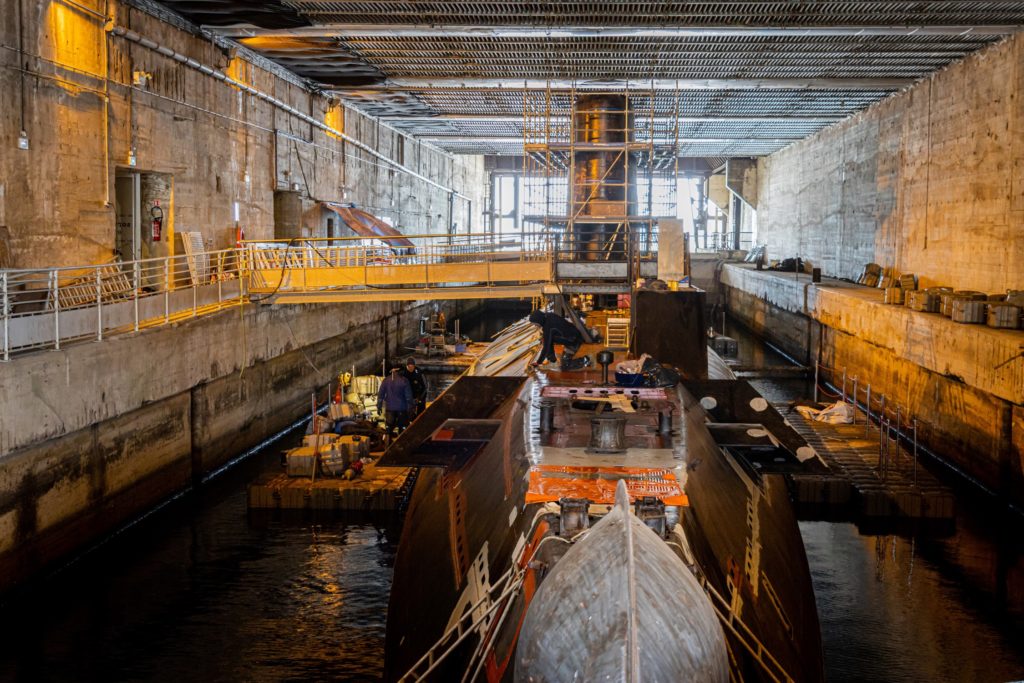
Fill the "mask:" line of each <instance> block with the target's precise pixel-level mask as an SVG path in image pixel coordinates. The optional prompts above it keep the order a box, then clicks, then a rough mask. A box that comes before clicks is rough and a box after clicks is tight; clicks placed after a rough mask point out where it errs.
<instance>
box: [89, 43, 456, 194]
mask: <svg viewBox="0 0 1024 683" xmlns="http://www.w3.org/2000/svg"><path fill="white" fill-rule="evenodd" d="M108 30H109V31H110V33H112V34H114V35H115V36H118V37H120V38H124V39H125V40H128V41H131V42H133V43H136V44H138V45H141V46H142V47H145V48H147V49H150V50H152V51H154V52H156V53H158V54H161V55H163V56H164V57H167V58H168V59H172V60H174V61H176V62H178V63H180V64H184V65H185V66H187V67H189V68H191V69H195V70H196V71H198V72H200V73H202V74H205V75H207V76H209V77H211V78H214V79H216V80H218V81H221V82H223V83H227V84H228V85H230V86H233V87H235V88H238V89H239V90H242V91H243V92H246V93H248V94H250V95H252V96H253V97H256V98H258V99H261V100H263V101H264V102H267V103H268V104H271V105H272V106H274V107H277V108H278V109H280V110H281V111H284V112H286V113H288V114H291V115H292V116H295V117H296V118H298V119H300V120H302V121H305V122H306V123H308V124H310V125H312V126H314V127H316V128H319V129H320V130H323V131H326V132H327V133H330V134H331V135H334V136H336V137H338V138H340V139H342V140H344V141H345V142H347V143H349V144H351V145H353V146H354V147H356V148H358V149H360V150H362V151H364V152H366V153H367V154H369V155H370V156H373V157H375V158H377V159H379V160H380V161H382V162H384V163H386V164H388V165H389V166H391V167H392V168H395V169H397V170H399V171H402V172H403V173H406V174H408V175H410V176H412V177H413V178H416V179H418V180H422V181H423V182H425V183H427V184H428V185H433V186H434V187H436V188H438V189H440V190H443V191H444V192H447V193H450V194H452V195H455V196H457V197H460V198H462V199H464V200H467V201H468V200H469V197H467V196H465V195H463V194H461V193H459V192H456V191H455V190H454V189H453V188H450V187H445V186H444V185H441V184H440V183H438V182H436V181H434V180H431V179H430V178H428V177H426V176H424V175H421V174H419V173H417V172H416V171H414V170H412V169H411V168H409V167H407V166H404V165H403V164H400V163H398V162H397V161H395V160H394V159H392V158H390V157H388V156H386V155H384V154H381V153H380V152H378V151H377V150H375V149H373V148H372V147H370V146H369V145H366V144H364V143H362V142H360V141H359V140H356V139H355V138H353V137H351V136H349V135H346V134H345V133H343V132H342V131H340V130H337V129H335V128H332V127H331V126H328V125H327V124H325V123H323V122H321V121H318V120H317V119H315V118H313V117H312V116H310V115H309V114H307V113H305V112H304V111H301V110H299V109H296V108H295V107H293V106H291V105H290V104H288V103H287V102H284V101H282V100H279V99H277V98H276V97H274V96H273V95H270V94H268V93H265V92H263V91H261V90H257V89H256V88H254V87H252V86H251V85H247V84H246V83H243V82H241V81H238V80H235V79H234V78H232V77H230V76H228V75H227V74H225V73H224V72H223V71H220V70H219V69H215V68H213V67H211V66H207V65H206V64H203V63H202V62H199V61H197V60H195V59H192V58H191V57H189V56H187V55H183V54H181V53H180V52H176V51H174V50H172V49H171V48H169V47H166V46H164V45H160V44H159V43H157V42H155V41H153V40H150V39H149V38H146V37H144V36H142V35H140V34H138V33H136V32H135V31H132V30H131V29H127V28H124V27H123V26H112V27H110V28H109V29H108Z"/></svg>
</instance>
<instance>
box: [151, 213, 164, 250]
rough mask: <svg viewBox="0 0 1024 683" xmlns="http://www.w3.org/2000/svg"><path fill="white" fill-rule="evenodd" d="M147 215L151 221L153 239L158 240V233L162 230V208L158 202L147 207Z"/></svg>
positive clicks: (161, 232) (160, 233)
mask: <svg viewBox="0 0 1024 683" xmlns="http://www.w3.org/2000/svg"><path fill="white" fill-rule="evenodd" d="M149 216H150V218H151V219H152V223H153V241H154V242H159V241H160V235H162V234H163V231H164V210H163V209H161V208H160V205H159V204H154V205H153V206H152V207H151V208H150V209H149Z"/></svg>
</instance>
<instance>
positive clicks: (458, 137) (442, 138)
mask: <svg viewBox="0 0 1024 683" xmlns="http://www.w3.org/2000/svg"><path fill="white" fill-rule="evenodd" d="M409 135H412V136H413V137H415V138H416V139H417V140H427V141H428V142H441V143H443V142H479V143H491V142H516V143H519V142H522V141H523V138H522V137H521V136H518V135H469V134H466V133H459V132H452V133H444V134H438V133H426V134H424V135H416V134H415V133H409ZM806 137H807V136H806V135H800V136H797V137H779V136H777V135H776V136H773V137H769V138H752V137H750V136H744V137H736V138H722V137H717V138H692V137H686V138H684V137H682V136H680V139H679V144H680V145H686V144H700V143H703V144H732V143H735V142H753V143H760V144H772V143H778V144H789V143H790V142H796V141H797V140H803V139H804V138H806ZM654 144H655V145H674V144H676V141H675V140H670V139H668V138H664V139H656V140H655V141H654Z"/></svg>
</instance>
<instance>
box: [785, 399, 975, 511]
mask: <svg viewBox="0 0 1024 683" xmlns="http://www.w3.org/2000/svg"><path fill="white" fill-rule="evenodd" d="M775 407H776V409H777V410H778V411H779V412H780V413H782V414H783V415H784V417H785V418H786V419H787V420H788V421H789V423H790V425H791V426H792V427H793V429H794V430H796V431H797V432H798V433H799V434H800V436H802V437H804V439H806V440H807V442H808V443H809V444H810V445H811V446H813V447H814V448H815V450H817V451H818V453H819V454H820V455H821V457H822V459H824V460H825V463H826V464H827V465H828V466H829V468H830V469H831V470H832V471H833V472H832V473H831V474H825V475H801V474H797V475H792V476H791V480H792V481H793V484H794V487H793V488H794V492H795V493H794V495H795V497H796V499H797V502H798V503H800V504H805V505H809V506H823V507H836V506H839V507H842V506H850V508H851V509H852V511H853V512H855V513H856V514H858V515H859V516H861V517H863V518H866V519H876V520H877V519H883V518H905V519H932V520H949V519H952V518H953V515H954V510H955V497H954V495H953V492H952V490H950V489H949V488H948V487H946V486H944V485H943V484H941V483H940V482H939V481H938V480H937V479H935V477H934V476H932V475H931V473H929V472H928V471H927V470H926V469H924V468H923V467H921V466H920V463H918V464H917V466H916V467H915V463H914V455H913V452H912V449H910V450H908V449H907V448H905V447H902V446H901V445H900V444H899V443H898V442H897V441H896V440H895V439H893V438H890V439H889V440H887V441H886V443H885V444H882V443H881V442H882V432H881V431H880V430H879V429H878V427H877V426H875V425H874V424H872V425H871V426H870V427H865V425H864V421H865V419H866V418H865V416H864V414H863V413H857V418H858V421H857V423H856V424H846V425H832V424H828V423H825V422H817V421H815V420H810V419H807V418H805V417H804V416H802V415H800V414H799V413H798V412H797V411H796V410H790V406H789V405H788V404H780V405H776V406H775ZM892 434H895V432H892ZM903 436H904V438H906V436H907V435H906V434H905V433H904V435H903ZM886 450H888V455H886ZM880 462H881V465H882V467H881V468H880V467H879V463H880Z"/></svg>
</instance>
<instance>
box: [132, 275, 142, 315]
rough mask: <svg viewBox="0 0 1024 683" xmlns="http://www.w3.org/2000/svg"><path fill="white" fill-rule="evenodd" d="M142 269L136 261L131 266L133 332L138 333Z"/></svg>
mask: <svg viewBox="0 0 1024 683" xmlns="http://www.w3.org/2000/svg"><path fill="white" fill-rule="evenodd" d="M141 270H142V268H141V266H140V265H139V262H138V261H135V263H134V264H133V266H132V278H133V279H134V281H135V282H134V289H135V297H134V299H133V304H132V305H133V307H134V308H135V328H134V329H135V331H136V332H138V331H139V286H140V285H141V284H142V282H141V280H142V278H141V272H140V271H141Z"/></svg>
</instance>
